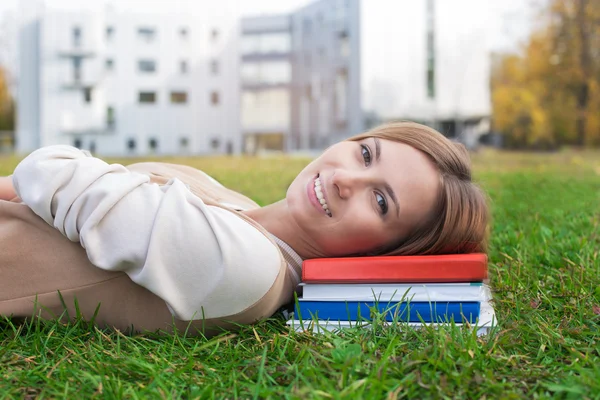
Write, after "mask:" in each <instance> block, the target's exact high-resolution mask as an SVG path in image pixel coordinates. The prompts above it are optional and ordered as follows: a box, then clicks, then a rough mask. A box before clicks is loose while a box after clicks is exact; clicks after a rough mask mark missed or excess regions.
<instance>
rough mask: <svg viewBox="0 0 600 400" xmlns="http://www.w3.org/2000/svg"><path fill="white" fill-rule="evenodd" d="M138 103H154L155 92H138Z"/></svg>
mask: <svg viewBox="0 0 600 400" xmlns="http://www.w3.org/2000/svg"><path fill="white" fill-rule="evenodd" d="M138 100H139V102H140V103H156V92H139V95H138Z"/></svg>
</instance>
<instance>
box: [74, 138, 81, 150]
mask: <svg viewBox="0 0 600 400" xmlns="http://www.w3.org/2000/svg"><path fill="white" fill-rule="evenodd" d="M73 147H77V148H78V149H81V148H82V147H83V142H82V141H81V139H79V138H76V139H75V140H73Z"/></svg>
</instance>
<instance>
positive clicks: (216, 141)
mask: <svg viewBox="0 0 600 400" xmlns="http://www.w3.org/2000/svg"><path fill="white" fill-rule="evenodd" d="M220 145H221V141H220V140H219V138H217V137H214V138H212V139H210V147H211V148H212V149H213V150H218V149H219V146H220Z"/></svg>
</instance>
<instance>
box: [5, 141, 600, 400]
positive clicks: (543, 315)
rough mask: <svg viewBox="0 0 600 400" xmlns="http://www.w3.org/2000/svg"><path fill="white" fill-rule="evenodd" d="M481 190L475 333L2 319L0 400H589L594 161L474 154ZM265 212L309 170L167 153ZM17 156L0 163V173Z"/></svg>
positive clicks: (596, 354) (595, 337)
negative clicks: (207, 331)
mask: <svg viewBox="0 0 600 400" xmlns="http://www.w3.org/2000/svg"><path fill="white" fill-rule="evenodd" d="M473 160H474V171H475V174H474V175H475V179H476V180H477V181H478V182H479V183H480V184H481V185H482V186H483V187H484V188H485V189H486V191H487V192H488V193H489V196H490V203H491V206H492V212H493V226H492V229H491V243H490V254H489V255H490V274H491V279H490V283H491V286H492V288H493V292H494V307H495V309H496V314H497V316H498V318H499V321H500V327H499V329H496V330H495V331H494V332H492V333H491V334H490V335H489V336H488V337H482V338H477V337H475V336H474V335H473V334H472V332H470V331H468V330H461V329H459V328H454V329H452V328H443V329H439V330H432V329H425V330H421V331H413V330H410V329H408V328H405V327H402V326H399V327H394V328H389V329H382V328H381V327H379V326H377V325H376V326H375V328H374V329H371V330H348V331H345V332H344V333H343V334H339V335H333V334H327V335H313V334H310V333H294V332H290V331H288V329H287V328H286V326H285V324H284V321H283V320H282V319H280V318H273V319H271V320H268V321H265V322H263V323H260V324H258V325H256V326H254V327H248V328H245V329H243V330H242V331H241V332H238V333H235V334H228V333H224V334H222V335H220V336H218V337H215V338H212V339H203V338H185V337H183V336H168V337H159V336H155V335H142V336H136V337H127V336H124V335H122V334H120V333H118V332H110V331H100V330H97V329H94V328H91V327H88V326H86V325H85V324H83V323H76V324H71V325H67V326H64V325H60V324H56V323H39V322H36V323H32V324H30V325H27V326H14V325H13V324H12V323H11V322H8V321H4V322H0V398H13V397H14V398H22V397H36V396H41V397H45V398H54V397H59V398H62V397H65V398H88V397H98V398H177V397H183V398H230V399H233V398H280V397H285V396H287V397H291V398H302V399H304V398H356V399H382V398H389V399H393V398H406V397H408V398H473V399H479V398H498V397H501V398H509V399H510V398H523V397H525V398H536V397H537V398H550V397H552V398H555V397H556V398H574V399H579V398H600V256H599V251H600V227H599V225H600V152H592V151H588V152H577V151H563V152H559V153H553V154H520V153H498V152H492V151H486V152H481V153H477V154H474V156H473ZM166 161H170V162H181V163H187V164H189V165H193V166H195V167H198V168H201V169H204V170H205V171H206V172H208V173H209V174H212V175H213V176H214V177H215V178H217V179H218V180H220V181H221V182H223V183H224V184H225V185H226V186H229V187H231V188H234V189H236V190H239V191H241V192H243V193H245V194H247V195H248V196H250V197H252V198H254V199H255V200H257V201H258V202H259V203H261V204H266V203H269V202H271V201H274V200H277V199H279V198H281V197H282V196H284V194H285V190H286V187H287V185H288V184H289V183H290V182H291V181H292V179H293V178H294V176H295V174H296V173H297V172H298V171H299V170H300V169H301V168H302V167H303V166H304V165H305V164H306V163H307V160H303V159H288V158H267V159H256V158H199V159H192V158H189V159H184V158H178V159H167V160H166ZM16 162H17V160H16V159H15V158H0V174H1V173H4V174H8V173H10V171H11V169H12V168H13V167H14V165H15V164H16Z"/></svg>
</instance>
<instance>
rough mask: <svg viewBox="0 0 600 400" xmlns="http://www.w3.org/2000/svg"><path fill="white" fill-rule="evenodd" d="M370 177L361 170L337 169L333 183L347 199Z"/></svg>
mask: <svg viewBox="0 0 600 400" xmlns="http://www.w3.org/2000/svg"><path fill="white" fill-rule="evenodd" d="M367 180H368V177H367V176H366V175H365V174H363V173H361V172H359V171H347V170H344V169H337V170H335V171H334V174H333V175H332V177H331V183H332V184H333V186H334V188H335V190H337V193H338V195H339V196H340V197H341V198H342V199H347V198H349V197H350V196H352V194H353V193H354V192H355V191H356V190H357V189H359V188H360V187H362V186H365V184H366V183H367Z"/></svg>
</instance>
